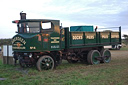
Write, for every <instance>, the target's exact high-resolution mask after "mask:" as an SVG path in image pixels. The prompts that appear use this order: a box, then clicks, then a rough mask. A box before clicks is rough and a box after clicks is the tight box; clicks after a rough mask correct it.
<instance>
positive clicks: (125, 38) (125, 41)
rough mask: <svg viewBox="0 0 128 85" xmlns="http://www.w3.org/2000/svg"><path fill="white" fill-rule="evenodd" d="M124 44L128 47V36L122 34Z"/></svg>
mask: <svg viewBox="0 0 128 85" xmlns="http://www.w3.org/2000/svg"><path fill="white" fill-rule="evenodd" d="M123 37H124V44H126V45H128V35H126V34H124V35H123Z"/></svg>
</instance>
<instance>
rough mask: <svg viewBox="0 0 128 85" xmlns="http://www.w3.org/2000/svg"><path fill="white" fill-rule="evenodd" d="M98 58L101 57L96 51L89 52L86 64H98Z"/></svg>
mask: <svg viewBox="0 0 128 85" xmlns="http://www.w3.org/2000/svg"><path fill="white" fill-rule="evenodd" d="M100 57H101V55H100V52H99V51H98V50H91V51H90V52H89V53H88V56H87V61H88V64H91V65H93V64H99V63H100V60H99V59H98V58H100Z"/></svg>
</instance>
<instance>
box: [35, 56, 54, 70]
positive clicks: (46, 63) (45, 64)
mask: <svg viewBox="0 0 128 85" xmlns="http://www.w3.org/2000/svg"><path fill="white" fill-rule="evenodd" d="M54 65H55V64H54V60H53V58H52V57H50V56H49V55H44V56H42V57H40V58H39V59H38V61H37V69H38V70H39V71H42V70H52V69H53V68H54Z"/></svg>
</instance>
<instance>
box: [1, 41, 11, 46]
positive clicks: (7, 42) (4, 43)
mask: <svg viewBox="0 0 128 85" xmlns="http://www.w3.org/2000/svg"><path fill="white" fill-rule="evenodd" d="M11 44H12V43H11V39H0V46H2V45H11Z"/></svg>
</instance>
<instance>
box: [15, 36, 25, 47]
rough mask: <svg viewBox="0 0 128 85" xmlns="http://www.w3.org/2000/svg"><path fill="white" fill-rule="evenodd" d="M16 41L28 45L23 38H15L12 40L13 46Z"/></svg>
mask: <svg viewBox="0 0 128 85" xmlns="http://www.w3.org/2000/svg"><path fill="white" fill-rule="evenodd" d="M15 41H20V42H22V43H23V44H24V45H25V44H26V41H25V40H24V39H23V38H21V37H15V38H14V39H13V40H12V44H13V43H14V42H15Z"/></svg>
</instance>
